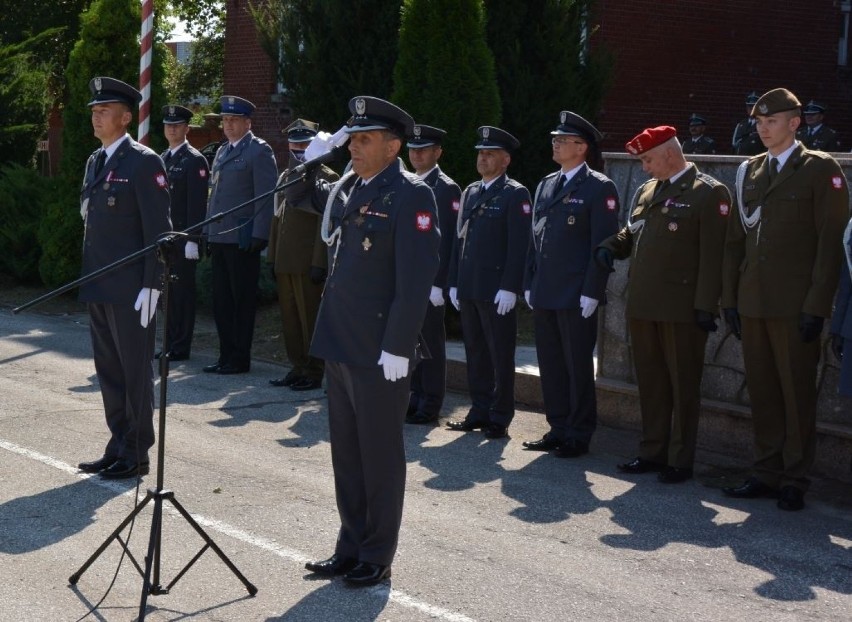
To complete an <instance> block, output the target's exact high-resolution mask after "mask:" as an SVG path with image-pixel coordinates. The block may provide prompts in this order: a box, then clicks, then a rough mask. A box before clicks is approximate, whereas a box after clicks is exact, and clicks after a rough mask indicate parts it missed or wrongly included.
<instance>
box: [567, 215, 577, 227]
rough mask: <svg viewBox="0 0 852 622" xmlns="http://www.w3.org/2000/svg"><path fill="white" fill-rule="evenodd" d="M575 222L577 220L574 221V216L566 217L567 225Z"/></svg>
mask: <svg viewBox="0 0 852 622" xmlns="http://www.w3.org/2000/svg"><path fill="white" fill-rule="evenodd" d="M575 222H577V219H576V218H574V214H571V215H570V216H569V217H568V224H569V225H573V224H574V223H575Z"/></svg>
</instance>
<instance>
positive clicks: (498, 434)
mask: <svg viewBox="0 0 852 622" xmlns="http://www.w3.org/2000/svg"><path fill="white" fill-rule="evenodd" d="M482 433H483V434H484V435H485V438H506V437H507V436H509V427H508V426H505V425H500V424H499V423H489V424H488V425H487V426H485V427H484V428H483V429H482Z"/></svg>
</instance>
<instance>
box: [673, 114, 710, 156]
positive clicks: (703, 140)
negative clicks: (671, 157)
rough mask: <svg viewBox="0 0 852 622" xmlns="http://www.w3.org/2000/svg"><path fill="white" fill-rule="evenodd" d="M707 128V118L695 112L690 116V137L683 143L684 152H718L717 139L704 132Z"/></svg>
mask: <svg viewBox="0 0 852 622" xmlns="http://www.w3.org/2000/svg"><path fill="white" fill-rule="evenodd" d="M706 129H707V119H705V118H704V117H702V116H701V115H699V114H695V113H693V114H692V116H691V117H689V136H690V137H689V138H687V139H686V140H685V141H683V144H682V145H681V148H682V149H683V152H684V153H689V154H704V153H716V141H715V140H713V139H712V138H710V137H709V136H706V135H705V134H704V131H705V130H706Z"/></svg>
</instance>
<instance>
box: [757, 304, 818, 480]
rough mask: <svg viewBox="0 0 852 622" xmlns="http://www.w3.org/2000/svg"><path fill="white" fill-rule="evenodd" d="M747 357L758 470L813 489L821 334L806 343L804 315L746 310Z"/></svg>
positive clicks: (760, 474)
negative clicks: (800, 317) (810, 477)
mask: <svg viewBox="0 0 852 622" xmlns="http://www.w3.org/2000/svg"><path fill="white" fill-rule="evenodd" d="M741 320H742V337H743V359H744V363H745V373H746V383H747V384H748V393H749V397H750V398H751V417H752V424H753V426H754V453H755V458H754V475H755V477H757V478H758V479H759V480H760V481H762V482H763V483H764V484H766V485H768V486H771V487H773V488H778V487H780V486H795V487H796V488H799V489H801V490H807V488H808V484H809V482H808V479H807V477H806V475H807V473H808V471H809V470H810V468H811V466H812V465H813V463H814V458H815V456H816V403H817V386H816V377H817V364H818V363H819V348H820V340H819V339H815V340H814V341H812V342H811V343H804V342H803V341H802V338H801V336H800V335H799V324H798V318H773V319H767V318H752V317H746V316H742V318H741Z"/></svg>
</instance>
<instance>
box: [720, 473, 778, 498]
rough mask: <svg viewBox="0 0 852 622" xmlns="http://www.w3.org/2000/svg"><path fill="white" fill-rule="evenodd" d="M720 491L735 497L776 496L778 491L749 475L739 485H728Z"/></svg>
mask: <svg viewBox="0 0 852 622" xmlns="http://www.w3.org/2000/svg"><path fill="white" fill-rule="evenodd" d="M722 492H723V493H725V494H726V495H727V496H729V497H734V498H735V499H757V498H758V497H776V496H778V491H776V490H775V489H774V488H772V487H770V486H767V485H766V484H764V483H763V482H761V481H760V480H759V479H757V478H756V477H749V478H748V479H747V480H746V481H745V483H744V484H742V485H741V486H729V487H728V488H723V489H722Z"/></svg>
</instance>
